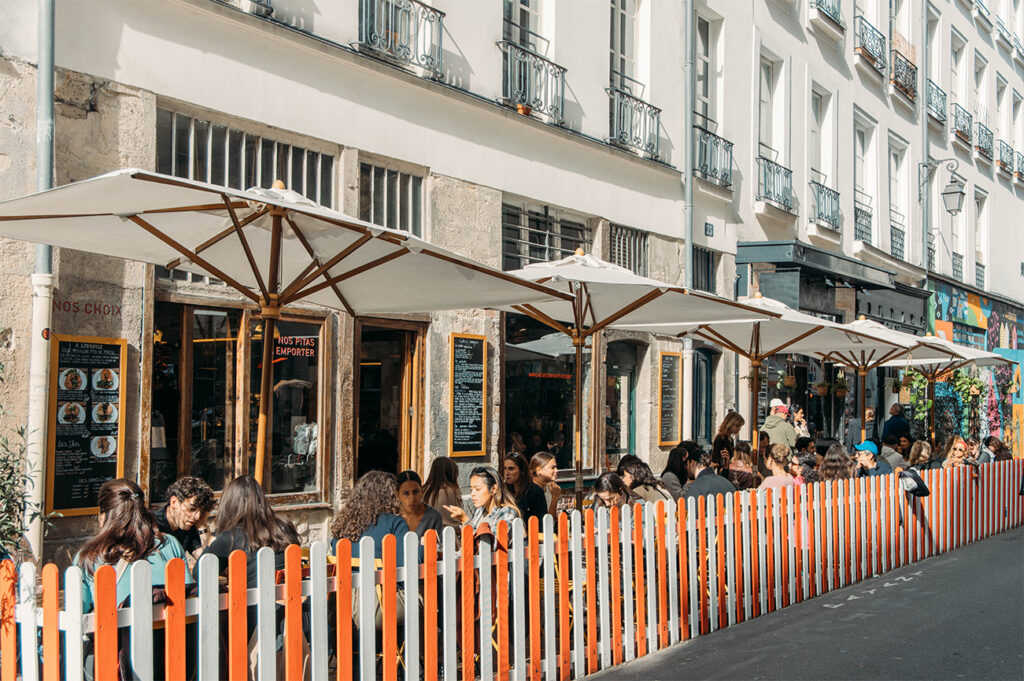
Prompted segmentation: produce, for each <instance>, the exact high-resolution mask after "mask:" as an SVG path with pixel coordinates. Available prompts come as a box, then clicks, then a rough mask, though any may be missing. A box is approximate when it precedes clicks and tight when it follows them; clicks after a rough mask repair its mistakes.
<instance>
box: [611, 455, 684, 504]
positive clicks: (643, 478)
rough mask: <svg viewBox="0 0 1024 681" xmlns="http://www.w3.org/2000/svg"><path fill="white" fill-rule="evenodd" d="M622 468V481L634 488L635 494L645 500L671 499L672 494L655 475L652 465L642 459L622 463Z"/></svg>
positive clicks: (620, 466) (631, 488)
mask: <svg viewBox="0 0 1024 681" xmlns="http://www.w3.org/2000/svg"><path fill="white" fill-rule="evenodd" d="M619 468H620V469H622V482H623V483H625V485H626V487H628V488H629V489H630V490H632V492H633V494H635V495H636V496H638V497H640V498H641V499H642V500H644V501H671V500H672V495H670V494H669V493H668V490H667V489H665V486H664V485H663V484H661V481H660V480H658V479H657V478H656V477H654V473H652V472H651V467H650V466H648V465H647V464H646V463H644V462H643V461H641V460H640V459H636V460H632V461H626V462H624V463H620V465H619Z"/></svg>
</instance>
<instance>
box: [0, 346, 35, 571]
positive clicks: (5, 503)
mask: <svg viewBox="0 0 1024 681" xmlns="http://www.w3.org/2000/svg"><path fill="white" fill-rule="evenodd" d="M4 369H5V367H4V365H3V363H2V362H0V383H2V382H3V381H4ZM5 414H6V412H5V410H4V408H3V406H2V405H0V416H4V415H5ZM31 472H32V471H31V469H30V468H29V467H28V466H27V465H26V462H25V427H24V426H18V427H17V428H16V429H15V430H14V433H13V434H9V433H6V432H5V433H3V434H0V549H2V550H3V551H5V552H7V553H9V554H11V555H17V554H18V553H19V552H20V550H21V541H22V537H24V535H25V531H26V530H27V529H28V524H27V522H26V510H28V511H29V513H28V514H27V515H28V518H29V519H31V520H34V519H36V518H38V517H40V516H41V515H42V514H41V509H40V508H39V507H38V505H34V504H32V503H31V502H29V501H28V499H27V498H26V497H25V492H26V490H29V489H30V488H31V485H32V484H33V480H32V477H31V475H30V473H31Z"/></svg>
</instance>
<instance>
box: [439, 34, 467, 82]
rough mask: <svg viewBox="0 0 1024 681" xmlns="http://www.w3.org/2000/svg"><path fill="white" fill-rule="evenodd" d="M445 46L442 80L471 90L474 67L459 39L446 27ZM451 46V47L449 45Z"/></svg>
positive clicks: (442, 51) (443, 49)
mask: <svg viewBox="0 0 1024 681" xmlns="http://www.w3.org/2000/svg"><path fill="white" fill-rule="evenodd" d="M443 45H444V47H443V48H442V50H441V68H442V70H443V72H442V74H441V81H442V82H445V83H448V84H449V85H451V86H452V87H457V88H460V89H462V90H471V89H472V87H471V86H472V82H473V78H472V76H473V73H474V72H473V67H472V65H471V64H470V63H469V59H468V58H467V57H466V53H465V52H463V51H462V48H461V47H460V46H459V41H457V40H456V39H455V37H454V36H453V35H452V34H451V32H450V31H449V30H448V29H447V28H445V29H444V43H443ZM449 46H450V47H449Z"/></svg>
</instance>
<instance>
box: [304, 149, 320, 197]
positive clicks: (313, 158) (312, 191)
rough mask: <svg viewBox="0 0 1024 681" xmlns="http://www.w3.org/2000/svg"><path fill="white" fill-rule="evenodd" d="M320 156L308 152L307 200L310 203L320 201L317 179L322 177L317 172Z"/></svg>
mask: <svg viewBox="0 0 1024 681" xmlns="http://www.w3.org/2000/svg"><path fill="white" fill-rule="evenodd" d="M319 157H320V154H318V153H316V152H315V151H307V152H306V191H305V194H306V198H307V199H309V200H310V201H314V202H316V201H318V200H319V197H317V191H316V185H317V179H318V178H319V177H320V173H319V172H317V161H318V159H319Z"/></svg>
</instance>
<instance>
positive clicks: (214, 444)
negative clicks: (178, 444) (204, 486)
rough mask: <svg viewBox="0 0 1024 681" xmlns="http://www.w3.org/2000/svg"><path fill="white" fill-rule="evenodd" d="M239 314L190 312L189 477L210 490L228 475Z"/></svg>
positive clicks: (231, 468)
mask: <svg viewBox="0 0 1024 681" xmlns="http://www.w3.org/2000/svg"><path fill="white" fill-rule="evenodd" d="M240 321H241V313H240V312H239V311H237V310H195V311H194V313H193V315H192V347H191V351H192V415H191V419H192V439H191V459H192V462H191V467H190V470H189V474H190V475H194V476H195V477H197V478H201V479H203V480H205V481H206V482H207V483H208V484H209V485H210V487H212V488H213V489H215V490H219V489H223V487H224V485H225V483H227V482H228V481H229V480H231V478H232V477H234V466H233V460H234V447H233V445H232V443H233V440H234V433H235V385H236V382H235V366H236V365H235V355H236V352H237V348H238V327H239V323H240Z"/></svg>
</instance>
